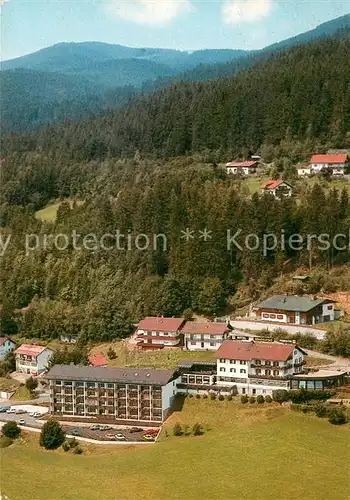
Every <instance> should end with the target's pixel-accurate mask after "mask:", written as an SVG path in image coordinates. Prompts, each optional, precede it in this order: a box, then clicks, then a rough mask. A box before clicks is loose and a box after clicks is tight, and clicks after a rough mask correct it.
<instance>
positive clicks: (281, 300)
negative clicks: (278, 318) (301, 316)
mask: <svg viewBox="0 0 350 500" xmlns="http://www.w3.org/2000/svg"><path fill="white" fill-rule="evenodd" d="M324 302H332V301H331V300H328V299H327V300H325V299H310V298H309V297H300V296H298V295H273V296H272V297H269V298H268V299H266V300H264V301H263V302H261V303H260V304H258V305H257V306H256V307H257V308H258V309H280V310H283V311H300V312H308V311H311V309H314V308H315V307H317V306H319V305H321V304H323V303H324Z"/></svg>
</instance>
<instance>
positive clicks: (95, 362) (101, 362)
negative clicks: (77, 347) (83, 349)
mask: <svg viewBox="0 0 350 500" xmlns="http://www.w3.org/2000/svg"><path fill="white" fill-rule="evenodd" d="M89 363H90V365H92V366H96V367H97V366H106V365H108V362H107V360H106V358H105V357H104V356H103V355H102V354H98V353H97V354H90V356H89Z"/></svg>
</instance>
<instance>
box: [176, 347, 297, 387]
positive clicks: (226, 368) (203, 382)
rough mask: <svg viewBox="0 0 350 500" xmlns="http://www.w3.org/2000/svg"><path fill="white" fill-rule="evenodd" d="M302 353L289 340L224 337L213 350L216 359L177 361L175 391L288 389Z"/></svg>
mask: <svg viewBox="0 0 350 500" xmlns="http://www.w3.org/2000/svg"><path fill="white" fill-rule="evenodd" d="M304 355H306V353H304V351H303V350H302V349H300V348H299V347H297V346H296V345H292V344H282V343H280V342H255V341H238V340H225V341H224V342H223V344H222V345H221V346H220V347H219V349H218V351H217V352H216V353H215V357H216V363H215V362H209V361H192V360H191V361H183V362H181V363H179V366H178V369H179V371H180V374H181V378H180V382H178V391H179V392H181V391H183V392H190V393H194V394H195V393H198V392H199V393H205V392H209V393H212V392H213V393H216V394H218V393H220V394H231V393H233V391H236V393H237V392H238V394H247V395H259V394H261V395H264V396H265V395H272V392H273V391H274V390H276V389H287V390H288V389H290V387H291V380H292V378H293V376H294V375H295V374H299V373H302V371H303V364H304Z"/></svg>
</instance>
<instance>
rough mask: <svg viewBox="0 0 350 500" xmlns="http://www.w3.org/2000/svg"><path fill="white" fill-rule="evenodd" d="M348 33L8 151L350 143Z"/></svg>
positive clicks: (86, 152) (166, 151) (14, 138)
mask: <svg viewBox="0 0 350 500" xmlns="http://www.w3.org/2000/svg"><path fill="white" fill-rule="evenodd" d="M349 33H350V29H349V30H347V31H343V32H342V34H341V36H339V38H336V39H326V40H320V41H316V42H312V43H310V44H307V45H304V46H300V47H294V48H292V49H290V50H288V51H284V52H282V53H278V54H274V55H273V56H271V57H270V59H269V60H268V61H265V62H263V63H260V64H258V65H257V66H256V67H254V68H252V69H249V70H245V71H242V72H241V73H240V74H239V75H237V76H236V77H235V78H226V79H221V80H215V81H211V82H205V83H178V84H175V85H173V86H171V87H170V88H167V89H162V90H160V91H158V92H156V93H154V94H149V95H143V96H140V97H138V98H136V99H134V100H132V101H130V103H129V104H128V105H127V106H126V107H124V108H122V109H119V110H114V111H110V112H108V113H106V114H105V115H102V116H100V117H96V118H91V119H86V120H83V121H81V122H79V123H74V122H65V123H64V124H60V125H55V126H50V127H47V128H46V129H42V130H40V131H38V132H37V133H32V134H27V135H11V136H8V137H7V138H6V137H4V151H6V150H7V151H10V150H12V151H13V150H15V151H25V150H43V151H46V152H50V154H54V155H55V157H56V158H64V159H65V160H68V159H69V160H78V161H81V160H83V161H89V160H92V159H103V158H107V157H110V156H132V155H134V154H135V152H136V151H140V152H142V153H143V154H151V155H153V156H158V157H169V156H178V155H184V154H187V153H193V152H198V151H203V150H210V151H220V152H221V153H222V152H226V153H228V154H230V155H234V154H235V155H237V154H240V152H241V151H242V148H249V149H252V150H257V149H258V148H260V147H261V146H262V145H263V144H270V145H276V144H279V143H280V142H281V141H282V140H285V139H288V140H298V141H306V140H309V141H310V140H318V141H319V142H321V143H322V142H323V143H324V144H326V145H328V147H348V146H347V144H348V142H349V131H350V88H349V85H348V82H349V80H350V60H349V57H348V54H349V52H350V38H349Z"/></svg>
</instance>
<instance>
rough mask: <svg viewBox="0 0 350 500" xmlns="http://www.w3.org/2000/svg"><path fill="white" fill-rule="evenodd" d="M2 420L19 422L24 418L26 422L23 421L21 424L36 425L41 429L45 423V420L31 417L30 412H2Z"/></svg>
mask: <svg viewBox="0 0 350 500" xmlns="http://www.w3.org/2000/svg"><path fill="white" fill-rule="evenodd" d="M0 420H1V421H4V422H7V421H8V420H14V421H15V422H17V423H19V421H20V420H24V422H25V423H21V425H26V426H28V427H35V428H37V429H40V428H41V426H42V425H43V423H44V420H40V419H38V418H34V417H30V416H29V413H20V414H16V413H0Z"/></svg>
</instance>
